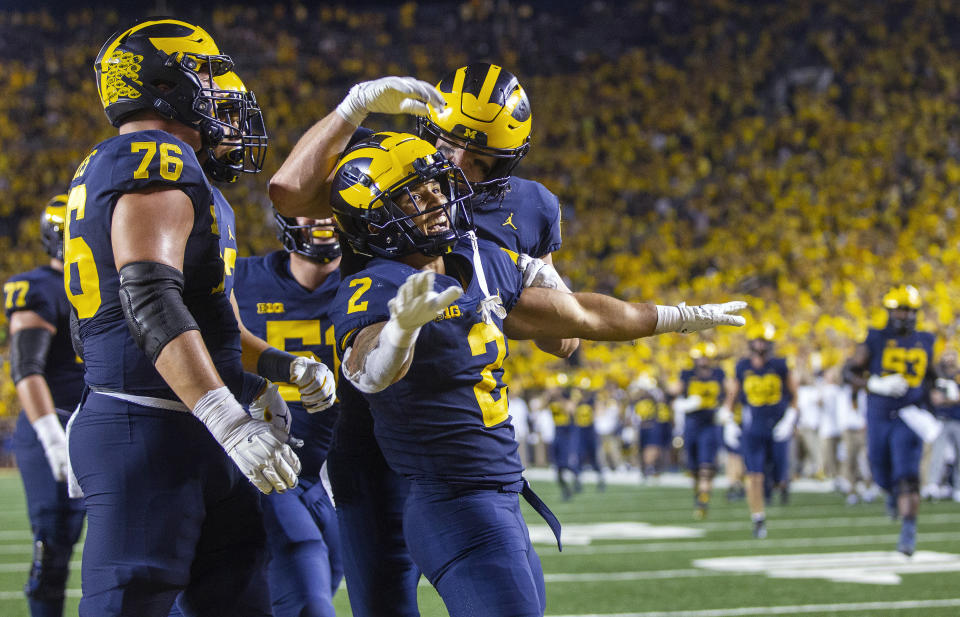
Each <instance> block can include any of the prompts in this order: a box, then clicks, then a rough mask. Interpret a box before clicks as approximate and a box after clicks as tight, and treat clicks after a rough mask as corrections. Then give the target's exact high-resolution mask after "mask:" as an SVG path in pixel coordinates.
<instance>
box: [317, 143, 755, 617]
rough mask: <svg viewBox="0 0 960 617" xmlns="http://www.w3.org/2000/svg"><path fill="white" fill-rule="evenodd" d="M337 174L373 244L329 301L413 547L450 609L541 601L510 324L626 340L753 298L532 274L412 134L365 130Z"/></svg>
mask: <svg viewBox="0 0 960 617" xmlns="http://www.w3.org/2000/svg"><path fill="white" fill-rule="evenodd" d="M333 184H334V190H333V192H332V195H333V197H332V207H333V210H334V215H335V218H336V220H337V224H338V227H339V228H340V230H341V233H342V235H343V237H345V238H346V239H347V240H348V242H349V243H350V244H351V247H352V249H353V250H354V251H355V252H357V253H358V254H366V255H369V256H371V257H374V258H373V259H372V260H371V261H370V262H369V264H368V265H367V267H366V268H365V269H364V270H362V271H361V272H358V273H357V274H354V275H352V276H348V277H345V278H344V280H343V282H342V283H341V285H340V291H339V292H338V294H337V298H336V300H335V301H334V309H333V312H332V315H333V322H334V331H335V332H336V333H337V346H338V350H339V351H340V352H341V354H342V358H343V364H342V365H341V370H342V372H343V375H344V376H345V377H346V378H347V379H349V380H350V381H351V383H353V384H354V385H355V386H356V387H357V389H359V390H360V391H361V392H363V393H364V397H365V398H366V399H367V400H368V402H369V403H370V407H371V410H372V412H373V415H374V418H375V422H374V430H375V433H376V438H377V442H378V444H379V445H380V448H381V450H382V452H383V454H384V456H385V457H386V459H387V461H388V463H389V464H390V466H391V467H392V468H393V469H394V470H395V471H397V472H398V473H400V474H402V475H404V476H405V477H406V478H407V479H408V481H409V483H410V488H409V493H408V496H407V499H406V502H405V505H404V512H403V533H404V536H405V538H406V544H407V546H408V547H409V550H410V554H411V556H412V557H413V559H414V562H415V563H416V565H417V566H418V567H419V568H420V570H421V571H422V572H423V573H424V575H425V576H426V577H427V579H428V580H429V581H430V582H431V583H432V584H433V585H434V586H435V587H436V588H437V590H438V591H439V593H440V595H441V597H442V598H443V600H444V603H445V605H446V607H447V610H448V611H449V612H450V614H451V615H454V616H457V615H473V614H476V612H477V610H478V609H477V607H483V609H482V610H483V613H484V614H485V615H542V614H543V611H544V609H545V604H546V599H545V597H544V584H543V573H542V570H541V568H540V562H539V558H538V557H537V555H536V552H535V551H534V550H533V548H532V546H531V544H530V539H529V534H528V532H527V529H526V525H525V523H524V522H523V517H522V515H521V514H520V508H519V502H518V494H522V495H523V496H524V497H525V498H526V499H527V501H528V502H529V503H530V504H531V505H532V506H533V507H534V508H535V509H536V510H537V511H538V512H539V513H540V514H541V515H542V516H543V517H544V518H545V519H546V520H547V522H548V524H549V525H550V526H551V528H552V529H553V531H554V533H555V534H556V535H557V538H558V542H559V531H560V529H559V522H558V521H557V520H556V517H554V516H553V515H552V513H550V511H549V509H548V508H546V506H545V504H543V502H542V501H540V500H539V498H537V497H536V495H535V494H534V493H533V492H532V490H531V489H530V488H529V484H527V483H526V481H525V480H524V479H523V477H522V469H523V468H522V466H521V465H520V460H519V456H518V454H517V444H516V441H515V439H514V435H513V427H512V425H511V423H510V419H509V415H508V410H507V396H506V386H505V385H504V384H503V382H502V379H501V378H502V374H503V369H502V368H501V365H502V362H503V359H504V358H505V356H506V354H507V345H506V337H507V336H509V337H510V338H515V339H526V340H529V339H536V338H541V337H542V338H546V339H564V338H595V339H609V340H632V339H634V338H636V337H639V336H650V335H653V334H659V333H662V332H674V331H684V332H687V331H697V330H702V329H705V328H709V327H713V326H716V325H719V324H730V325H742V323H743V318H740V317H737V316H736V315H734V314H733V313H734V312H736V311H738V310H741V309H742V308H744V307H745V304H744V303H738V302H733V303H727V304H724V305H706V306H703V307H687V306H685V305H680V306H673V307H661V306H654V305H650V304H646V305H642V304H629V303H625V302H621V301H619V300H615V299H614V298H611V297H609V296H603V295H599V294H570V293H566V292H563V291H560V290H557V289H547V288H541V287H527V288H524V287H523V284H522V276H521V273H522V271H521V270H520V269H519V268H518V266H517V264H516V263H515V262H514V261H512V260H511V259H510V257H509V256H508V255H507V254H506V253H505V252H504V251H501V250H500V249H499V248H498V247H497V246H496V245H494V244H492V243H489V242H486V241H484V240H476V239H475V238H473V237H472V234H471V233H470V232H469V227H470V220H469V207H468V206H466V207H465V202H466V201H467V200H468V199H469V196H470V191H469V184H468V183H467V182H466V181H465V178H464V177H463V173H462V172H461V171H460V170H459V168H457V167H456V166H455V165H453V164H451V163H450V162H449V161H447V160H446V159H445V157H444V156H443V155H442V154H441V153H440V152H438V151H437V150H436V149H435V148H434V147H433V146H432V145H430V144H428V143H427V142H425V141H423V140H421V139H418V138H416V137H414V136H413V135H407V134H402V133H377V134H375V135H372V136H371V137H370V138H368V139H366V140H363V141H361V142H360V143H358V144H357V145H356V146H354V147H353V148H351V149H350V150H349V151H348V152H347V153H346V154H345V155H344V157H343V158H342V160H341V161H340V163H339V164H338V165H337V169H336V174H335V176H334V181H333ZM481 263H482V264H483V267H479V264H481ZM492 290H496V293H492ZM521 291H522V294H521ZM492 298H493V299H498V300H499V302H498V303H497V304H493V303H491V302H490V300H491V299H492Z"/></svg>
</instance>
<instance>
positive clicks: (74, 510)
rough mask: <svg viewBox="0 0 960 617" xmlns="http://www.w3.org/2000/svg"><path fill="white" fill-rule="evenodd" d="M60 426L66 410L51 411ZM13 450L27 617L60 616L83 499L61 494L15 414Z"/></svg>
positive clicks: (23, 419) (26, 425)
mask: <svg viewBox="0 0 960 617" xmlns="http://www.w3.org/2000/svg"><path fill="white" fill-rule="evenodd" d="M57 415H58V419H59V420H60V423H61V424H63V425H64V426H66V423H67V419H68V418H69V414H68V413H67V412H63V411H59V410H58V412H57ZM13 451H14V454H15V455H16V457H17V467H18V468H19V469H20V478H21V479H22V480H23V490H24V493H25V494H26V497H27V515H28V516H29V517H30V530H31V532H32V533H33V545H34V556H33V564H32V566H31V569H30V578H29V579H28V580H27V584H26V586H25V587H24V593H25V594H26V596H27V604H28V605H29V607H30V615H31V616H32V617H60V616H61V615H63V599H64V593H65V589H66V584H67V576H68V574H69V564H70V557H71V556H72V555H73V545H74V544H76V542H77V540H78V539H79V538H80V531H81V530H82V528H83V500H81V499H70V498H69V497H68V496H67V483H66V482H57V481H56V480H54V479H53V472H52V471H51V470H50V464H49V463H47V457H46V455H44V453H43V445H41V443H40V441H39V440H38V439H37V433H36V432H35V431H34V430H33V427H32V426H31V425H30V420H29V419H27V414H26V413H24V412H22V411H21V412H20V416H19V417H18V418H17V428H16V430H15V432H14V434H13Z"/></svg>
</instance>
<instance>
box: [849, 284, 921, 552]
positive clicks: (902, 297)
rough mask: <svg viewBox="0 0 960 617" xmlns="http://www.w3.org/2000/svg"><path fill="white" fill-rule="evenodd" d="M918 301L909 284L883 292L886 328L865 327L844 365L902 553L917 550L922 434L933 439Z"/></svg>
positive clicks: (869, 452) (916, 293)
mask: <svg viewBox="0 0 960 617" xmlns="http://www.w3.org/2000/svg"><path fill="white" fill-rule="evenodd" d="M922 305H923V303H922V299H921V297H920V292H919V291H917V289H916V288H914V287H913V286H912V285H903V286H900V287H894V288H893V289H891V290H890V291H889V292H888V293H887V294H886V295H885V296H884V297H883V306H884V308H885V309H886V310H887V312H888V316H889V318H888V320H887V325H886V327H885V328H883V329H871V330H870V331H869V332H867V338H866V340H865V341H864V342H863V343H861V344H860V345H858V346H857V349H856V351H855V352H854V356H853V357H852V358H851V359H850V361H849V362H848V363H847V364H846V366H845V367H844V377H845V378H846V379H847V381H848V382H850V383H851V384H853V385H854V386H857V387H865V388H866V390H867V458H868V459H869V461H870V471H871V472H872V473H873V479H874V480H875V481H876V483H877V484H878V485H880V487H881V488H882V489H883V490H885V491H887V493H888V495H889V499H888V511H889V512H890V514H891V515H892V516H894V517H897V516H899V517H901V518H902V519H903V521H902V524H901V527H900V538H899V540H898V542H897V550H898V551H900V552H901V553H904V554H905V555H912V554H913V552H914V550H916V543H917V511H918V509H919V506H920V459H921V457H922V456H923V442H924V439H925V438H926V439H932V437H931V436H930V435H929V434H927V435H926V437H924V434H925V433H926V431H925V430H924V427H925V426H927V427H929V426H933V427H935V426H936V421H935V420H934V419H933V417H932V415H931V414H930V413H929V411H928V410H929V407H930V402H929V394H930V390H931V388H932V386H933V383H934V381H935V377H936V375H935V371H934V367H933V366H932V359H933V346H934V335H933V334H932V333H930V332H921V331H918V330H917V329H916V328H917V312H918V311H919V309H920V307H921V306H922Z"/></svg>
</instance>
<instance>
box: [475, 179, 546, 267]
mask: <svg viewBox="0 0 960 617" xmlns="http://www.w3.org/2000/svg"><path fill="white" fill-rule="evenodd" d="M473 216H474V223H475V224H476V226H477V236H478V237H480V238H484V239H486V240H490V241H491V242H493V243H494V244H496V245H497V246H499V247H500V248H502V249H506V250H507V251H509V252H510V254H511V256H512V257H513V259H514V260H516V258H517V254H518V253H525V254H527V255H530V256H532V257H543V256H544V255H547V254H549V253H552V252H554V251H556V250H557V249H559V248H560V244H561V243H562V240H561V238H560V204H559V202H558V201H557V196H556V195H554V194H553V193H551V192H550V191H548V190H547V189H546V187H545V186H543V185H542V184H540V183H539V182H534V181H532V180H524V179H523V178H517V177H513V178H510V187H509V189H508V190H507V192H506V193H505V194H504V197H503V201H502V202H501V201H500V200H492V201H489V202H486V203H482V204H479V203H476V202H474V207H473Z"/></svg>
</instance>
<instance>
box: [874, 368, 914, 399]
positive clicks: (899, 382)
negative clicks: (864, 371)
mask: <svg viewBox="0 0 960 617" xmlns="http://www.w3.org/2000/svg"><path fill="white" fill-rule="evenodd" d="M909 389H910V384H908V383H907V379H906V378H905V377H904V376H903V375H901V374H900V373H893V374H891V375H884V376H883V377H881V376H880V375H870V379H868V380H867V390H868V391H869V392H872V393H874V394H879V395H880V396H890V397H893V398H896V397H898V396H903V395H904V394H906V393H907V390H909Z"/></svg>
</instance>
